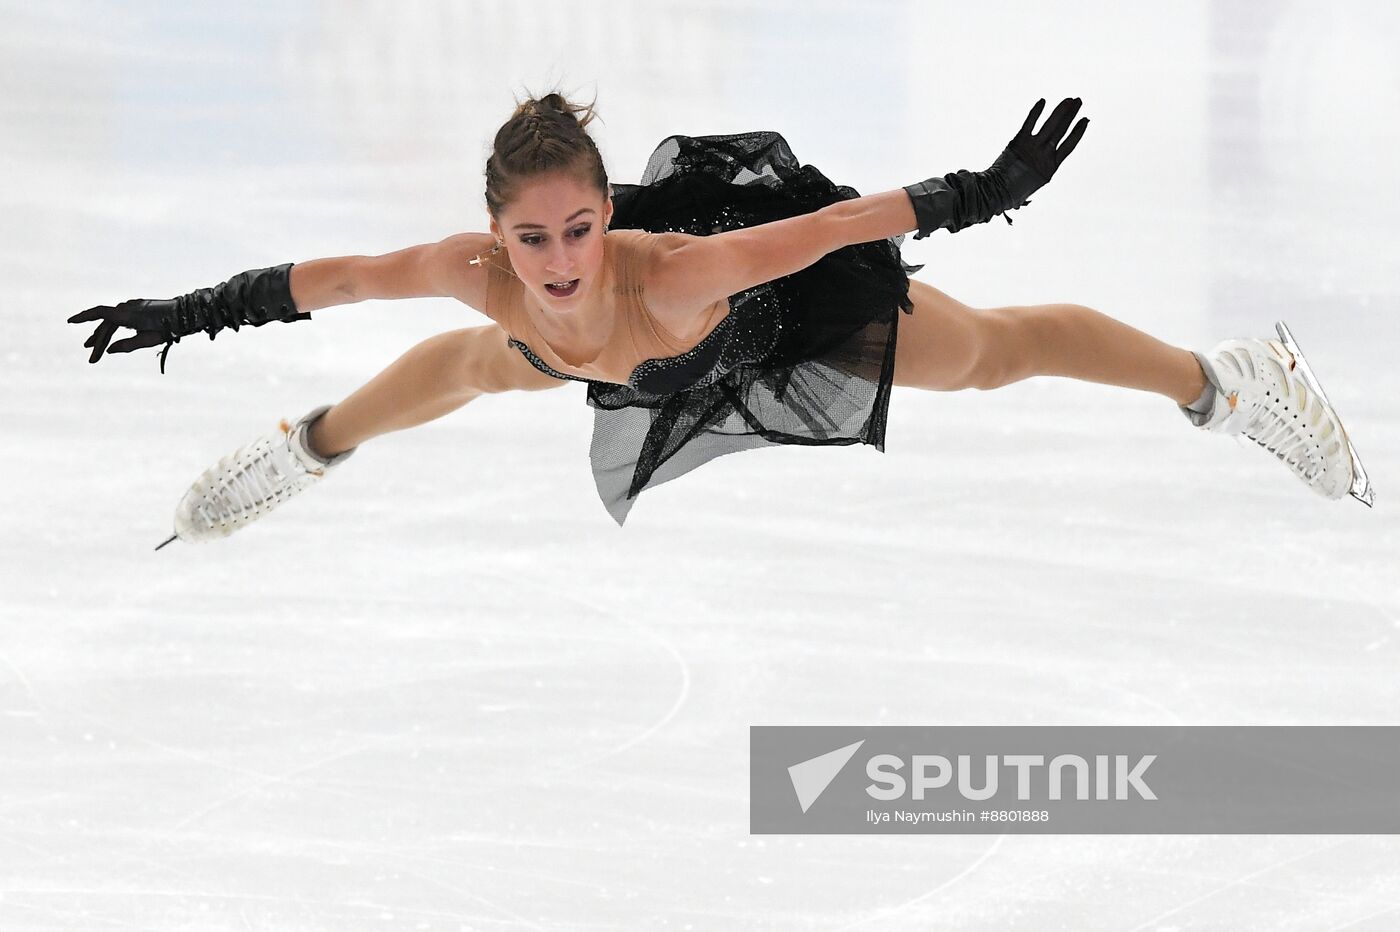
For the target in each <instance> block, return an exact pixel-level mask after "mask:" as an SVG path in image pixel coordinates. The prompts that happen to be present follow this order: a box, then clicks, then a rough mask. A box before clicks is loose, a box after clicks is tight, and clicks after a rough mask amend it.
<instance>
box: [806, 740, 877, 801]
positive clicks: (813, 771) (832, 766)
mask: <svg viewBox="0 0 1400 932" xmlns="http://www.w3.org/2000/svg"><path fill="white" fill-rule="evenodd" d="M864 743H865V739H864V738H861V739H860V740H859V741H857V742H856V743H855V744H848V745H846V746H845V747H844V748H837V749H836V750H834V751H828V752H827V753H825V754H822V755H820V756H818V757H813V758H811V759H810V760H804V761H802V762H801V763H798V764H793V765H792V766H791V767H789V768H788V778H789V779H791V780H792V790H793V792H794V793H796V794H797V802H798V805H800V806H801V807H802V811H803V812H804V813H805V812H806V811H807V810H808V809H810V808H812V803H814V802H816V801H817V797H818V796H821V795H822V793H824V792H826V788H827V787H828V786H830V785H831V781H832V780H835V779H836V775H837V774H838V773H840V772H841V768H842V767H845V766H846V762H847V761H849V760H850V759H851V757H853V756H854V755H855V753H856V751H858V750H859V749H860V746H861V745H862V744H864Z"/></svg>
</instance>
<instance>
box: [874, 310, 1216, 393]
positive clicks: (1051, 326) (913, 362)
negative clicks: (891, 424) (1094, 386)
mask: <svg viewBox="0 0 1400 932" xmlns="http://www.w3.org/2000/svg"><path fill="white" fill-rule="evenodd" d="M910 285H911V288H910V297H911V298H913V299H914V313H913V314H912V315H908V316H902V317H901V318H900V321H899V345H898V347H897V351H896V354H895V384H896V385H911V386H914V387H918V388H929V389H935V390H941V391H956V390H958V389H963V388H977V389H984V390H985V389H993V388H1000V387H1001V386H1003V385H1010V384H1011V383H1013V382H1019V381H1020V380H1022V379H1026V378H1029V377H1031V376H1035V375H1057V376H1064V377H1068V378H1074V379H1081V380H1084V381H1088V382H1102V383H1105V384H1108V385H1118V386H1122V387H1124V388H1133V389H1138V390H1141V391H1150V392H1156V393H1158V394H1161V395H1165V396H1167V397H1168V398H1170V399H1172V400H1173V401H1175V402H1176V403H1177V404H1180V405H1185V404H1190V403H1191V402H1193V401H1195V400H1196V399H1197V398H1199V397H1200V396H1201V393H1202V391H1204V390H1205V385H1206V380H1205V374H1204V373H1203V372H1202V371H1201V367H1200V365H1199V364H1198V363H1197V362H1196V359H1195V357H1194V356H1192V355H1191V353H1190V351H1188V350H1185V349H1182V348H1180V347H1176V346H1172V345H1171V344H1169V343H1164V342H1162V341H1161V340H1158V339H1157V338H1156V337H1153V336H1150V335H1148V334H1146V333H1143V332H1142V331H1141V330H1138V329H1136V328H1134V327H1131V326H1129V325H1128V324H1125V323H1123V322H1121V321H1117V320H1114V319H1113V318H1111V317H1109V316H1108V315H1106V314H1102V313H1100V312H1098V311H1096V310H1094V309H1092V308H1088V307H1084V306H1083V305H1079V304H1039V305H1030V306H1014V307H997V308H986V309H974V308H970V307H968V306H967V305H964V304H962V303H961V302H958V301H956V300H954V299H953V298H951V297H949V296H948V295H946V294H944V293H943V292H941V291H939V290H938V289H936V288H933V287H932V286H929V285H927V284H926V283H924V282H911V283H910Z"/></svg>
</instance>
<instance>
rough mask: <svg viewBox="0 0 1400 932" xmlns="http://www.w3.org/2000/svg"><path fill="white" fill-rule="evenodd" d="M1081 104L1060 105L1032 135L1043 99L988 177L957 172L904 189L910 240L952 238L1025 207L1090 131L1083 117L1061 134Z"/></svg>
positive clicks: (1073, 99) (1067, 102)
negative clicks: (939, 234) (913, 227)
mask: <svg viewBox="0 0 1400 932" xmlns="http://www.w3.org/2000/svg"><path fill="white" fill-rule="evenodd" d="M1082 103H1083V101H1081V100H1080V99H1079V98H1078V97H1070V98H1066V99H1065V100H1062V101H1060V104H1059V106H1057V107H1056V108H1055V111H1054V112H1053V113H1051V114H1050V118H1049V119H1048V120H1046V121H1045V126H1044V127H1042V128H1041V130H1040V132H1038V133H1032V132H1031V130H1032V129H1033V128H1034V127H1035V122H1036V120H1037V119H1039V117H1040V114H1041V111H1043V110H1044V109H1045V98H1043V97H1042V98H1041V99H1040V100H1039V101H1038V102H1037V103H1036V105H1035V106H1034V107H1032V108H1031V112H1030V115H1029V116H1027V117H1026V122H1025V123H1024V124H1022V126H1021V130H1020V132H1018V133H1017V134H1016V135H1015V136H1014V137H1013V138H1012V140H1011V141H1010V142H1009V143H1007V145H1006V148H1005V149H1004V150H1002V153H1001V155H999V156H997V158H996V161H994V162H993V163H992V164H991V167H989V168H988V169H987V170H986V171H984V172H969V171H966V170H960V171H956V172H953V173H952V174H948V175H944V176H943V177H941V178H929V179H928V180H926V181H921V182H919V183H918V184H914V185H908V186H906V187H905V188H904V190H905V191H906V192H908V194H909V199H910V201H911V202H912V203H913V205H914V216H915V219H916V220H917V221H918V224H919V232H918V233H917V234H915V236H914V238H915V239H923V238H924V237H925V236H928V235H929V234H930V233H932V232H933V231H934V230H938V229H946V230H948V231H949V232H950V233H956V232H957V231H959V230H961V229H963V228H964V227H968V226H972V225H973V224H977V223H986V222H987V221H988V220H991V219H992V217H994V216H996V215H997V214H1004V213H1005V212H1006V211H1008V210H1015V209H1017V208H1019V207H1023V206H1025V205H1026V204H1029V203H1030V201H1029V200H1028V198H1029V197H1030V196H1031V195H1032V194H1034V193H1035V192H1036V191H1038V190H1040V189H1041V188H1042V187H1044V186H1045V185H1046V184H1048V183H1049V181H1050V179H1051V178H1053V177H1054V175H1055V172H1056V170H1058V169H1059V167H1060V165H1061V164H1062V163H1063V162H1064V160H1065V159H1066V158H1068V157H1069V154H1070V153H1071V152H1073V151H1074V147H1075V146H1077V145H1079V140H1080V139H1081V138H1082V137H1083V136H1084V131H1085V130H1086V129H1087V128H1088V126H1089V120H1088V118H1087V117H1086V118H1084V119H1082V120H1080V121H1079V123H1078V124H1076V125H1075V127H1074V130H1073V131H1072V132H1071V133H1070V134H1069V136H1068V138H1065V130H1066V129H1068V128H1069V125H1070V122H1071V121H1072V120H1073V119H1074V117H1075V114H1077V113H1078V112H1079V107H1080V105H1081V104H1082ZM1061 140H1063V141H1061ZM1006 222H1007V223H1010V222H1011V218H1010V217H1007V218H1006Z"/></svg>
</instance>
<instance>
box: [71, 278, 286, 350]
mask: <svg viewBox="0 0 1400 932" xmlns="http://www.w3.org/2000/svg"><path fill="white" fill-rule="evenodd" d="M294 264H295V263H291V262H288V263H285V264H283V265H278V266H274V267H272V268H269V269H252V270H249V271H247V272H240V273H239V274H237V275H235V276H233V277H232V278H230V279H229V280H228V281H226V282H223V283H221V284H218V285H215V286H214V287H213V288H200V289H198V290H197V291H192V292H190V293H189V294H186V295H181V296H180V297H178V298H169V299H164V298H162V299H146V298H133V299H131V300H130V301H123V302H122V303H121V304H118V305H117V306H116V307H109V306H107V305H105V304H103V305H99V306H97V307H90V308H88V309H87V310H86V311H80V312H78V313H77V314H74V315H73V316H72V317H70V318H68V323H70V324H84V323H89V322H91V321H94V320H96V321H101V323H99V324H98V325H97V329H96V330H94V331H93V332H92V336H90V337H88V338H87V342H85V343H83V346H86V347H90V348H91V349H92V357H91V358H90V359H89V360H88V362H90V363H93V362H97V360H99V359H101V358H102V354H103V353H104V352H106V353H129V352H131V351H132V350H137V349H141V348H143V347H146V346H157V345H159V344H161V343H164V344H165V348H164V349H163V350H161V351H160V371H161V374H164V373H165V357H166V354H168V353H169V352H170V347H171V346H173V345H175V344H176V343H179V342H180V338H181V337H187V336H190V335H192V334H195V333H198V332H200V331H201V330H202V331H204V332H205V333H207V334H209V339H211V340H212V339H214V335H215V334H216V333H218V332H219V331H221V330H225V329H230V330H235V331H236V330H238V328H239V327H240V326H242V325H244V324H247V325H249V326H252V327H261V326H262V325H263V324H266V323H269V322H270V321H274V320H279V321H285V322H287V323H290V322H292V321H297V320H310V319H311V314H310V313H309V312H308V313H299V312H298V311H297V306H296V302H295V301H293V300H292V275H291V269H292V266H293V265H294ZM118 327H126V328H127V329H129V330H134V331H136V333H135V335H134V336H129V337H126V338H125V339H122V340H118V341H117V342H115V343H111V345H110V346H109V345H108V344H109V343H110V341H111V339H112V337H113V336H114V335H115V334H116V332H117V328H118Z"/></svg>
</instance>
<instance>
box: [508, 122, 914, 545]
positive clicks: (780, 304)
mask: <svg viewBox="0 0 1400 932" xmlns="http://www.w3.org/2000/svg"><path fill="white" fill-rule="evenodd" d="M612 188H613V216H612V223H611V227H612V228H614V229H617V228H621V229H642V230H647V231H649V232H653V233H659V232H663V231H675V232H681V233H689V234H692V235H696V236H706V235H709V234H712V233H720V232H724V231H726V230H733V229H737V228H740V227H749V226H756V225H758V224H762V223H768V222H770V221H774V220H782V219H785V218H787V217H793V216H796V215H798V214H805V213H809V212H811V211H814V210H817V209H819V208H821V207H825V206H826V205H828V204H832V203H835V202H837V201H842V200H849V199H852V198H856V197H859V196H860V195H859V193H858V192H857V191H855V189H853V188H850V187H847V186H844V185H837V184H834V183H832V182H831V181H830V180H828V179H827V178H826V176H825V175H823V174H822V173H821V172H820V171H818V170H817V169H816V168H814V167H813V166H811V165H805V166H799V164H798V162H797V159H796V158H795V157H794V156H793V154H792V150H791V149H790V148H788V145H787V142H786V141H784V139H783V138H782V137H781V136H780V135H778V134H777V133H773V132H755V133H740V134H736V135H727V136H697V137H690V136H671V137H669V138H667V139H665V140H664V141H663V142H662V143H661V145H660V146H658V147H657V149H656V151H655V152H653V153H652V156H651V158H650V160H649V161H648V163H647V169H646V173H645V174H644V175H643V176H642V180H641V184H637V185H630V184H614V185H613V186H612ZM903 239H904V237H903V236H902V235H901V236H897V237H894V238H892V239H888V240H879V241H876V242H870V243H860V244H857V245H854V246H846V247H843V248H841V249H838V250H836V251H835V252H831V253H828V254H827V255H825V256H823V257H822V258H821V259H820V260H818V261H817V262H816V263H814V264H813V265H810V266H808V267H807V268H805V269H803V270H801V271H800V272H796V273H794V274H792V275H788V276H785V277H783V278H779V279H775V280H773V281H771V282H766V283H764V284H762V285H758V286H756V287H753V288H750V289H748V290H746V291H742V292H740V293H738V294H735V295H731V296H730V298H729V303H730V307H731V311H730V313H729V315H728V316H727V317H725V318H724V319H723V320H722V321H721V322H720V323H719V324H718V325H717V326H716V327H715V329H714V330H713V331H711V332H710V334H709V335H708V336H706V337H705V339H704V340H702V341H701V342H700V344H699V345H697V346H696V347H695V348H694V349H692V350H691V351H689V352H687V353H684V354H682V355H680V356H675V357H671V358H668V359H658V360H649V361H648V362H645V363H643V364H642V365H640V366H638V367H637V369H636V370H635V371H634V372H633V375H632V378H631V379H630V381H629V384H628V385H618V384H615V383H612V382H605V381H601V380H597V379H588V378H584V377H581V376H576V375H568V374H565V373H562V372H559V371H557V370H555V369H552V368H550V367H549V366H548V365H546V364H545V363H544V361H543V360H541V359H540V358H539V356H537V355H536V354H535V353H534V352H532V351H531V350H530V348H529V347H528V346H527V345H526V344H524V343H522V342H520V341H519V340H515V339H512V340H511V344H512V345H513V346H515V347H516V348H517V349H519V350H520V351H521V352H522V353H524V354H525V357H526V358H527V359H528V360H529V361H530V362H531V363H532V364H533V365H534V366H535V367H536V368H538V369H540V370H542V371H544V372H547V373H549V374H550V375H553V376H555V377H557V378H565V379H574V380H577V381H581V382H587V383H589V384H588V404H589V405H590V406H591V407H593V408H594V409H595V413H594V425H593V442H592V446H591V449H590V451H589V456H590V459H591V461H592V465H593V476H594V480H595V482H596V483H597V487H598V494H599V496H600V497H601V498H602V500H603V504H604V506H605V507H606V508H607V509H608V512H609V513H610V514H611V515H612V516H613V518H614V519H615V520H616V521H617V523H618V524H619V525H621V524H622V523H623V522H624V521H625V520H626V517H627V513H628V511H629V510H630V509H631V507H632V504H633V501H634V500H635V499H636V497H637V496H638V495H639V494H640V493H641V492H642V490H643V489H647V488H651V487H652V486H655V485H659V484H660V483H662V482H667V481H669V480H671V479H674V478H676V477H677V476H681V475H684V474H685V473H687V472H689V471H690V470H692V469H694V468H695V467H697V466H700V465H702V464H704V463H706V462H709V461H710V460H712V459H714V458H715V457H717V456H722V455H724V454H726V453H734V452H737V451H739V450H749V449H754V448H757V447H762V446H768V445H771V444H792V443H800V444H810V445H829V444H843V445H845V444H852V443H868V444H871V445H872V446H874V447H875V448H876V449H878V450H881V451H883V450H884V446H885V421H886V419H887V416H888V411H889V398H890V386H891V384H892V382H893V379H894V351H895V335H896V332H897V326H898V312H899V311H900V310H903V311H904V312H905V313H912V312H913V303H912V302H911V301H910V300H909V274H910V273H912V272H916V271H918V270H919V269H920V268H922V266H910V265H906V264H905V263H904V262H903V261H902V260H901V259H900V254H899V244H900V242H902V241H903Z"/></svg>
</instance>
